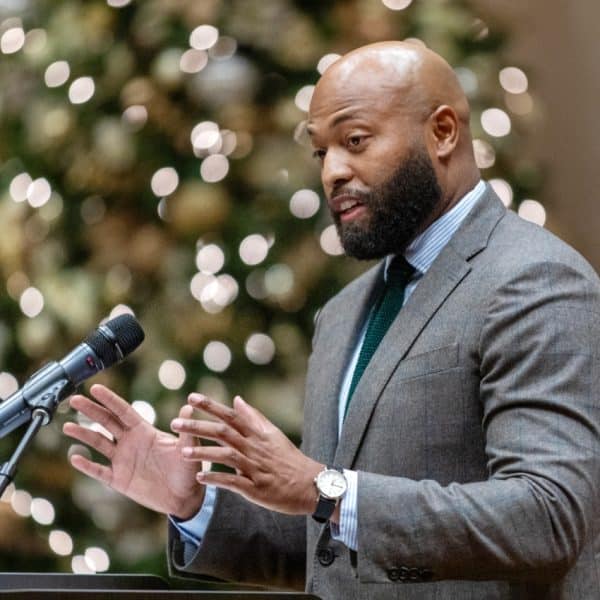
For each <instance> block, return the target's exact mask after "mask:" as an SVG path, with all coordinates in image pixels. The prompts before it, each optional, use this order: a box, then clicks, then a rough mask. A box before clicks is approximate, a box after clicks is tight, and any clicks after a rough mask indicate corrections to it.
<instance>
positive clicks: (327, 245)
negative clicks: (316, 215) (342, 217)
mask: <svg viewBox="0 0 600 600" xmlns="http://www.w3.org/2000/svg"><path fill="white" fill-rule="evenodd" d="M319 242H320V244H321V248H323V250H324V252H326V253H327V254H330V255H331V256H339V255H341V254H344V248H343V247H342V242H341V241H340V237H339V236H338V232H337V230H336V228H335V225H329V226H328V227H326V228H325V229H324V230H323V231H322V232H321V237H320V238H319Z"/></svg>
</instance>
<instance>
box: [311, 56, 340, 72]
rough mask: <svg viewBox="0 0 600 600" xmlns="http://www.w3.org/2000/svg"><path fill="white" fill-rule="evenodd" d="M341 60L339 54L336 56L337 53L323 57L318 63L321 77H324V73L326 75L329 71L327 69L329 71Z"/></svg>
mask: <svg viewBox="0 0 600 600" xmlns="http://www.w3.org/2000/svg"><path fill="white" fill-rule="evenodd" d="M338 58H340V55H339V54H335V53H330V54H325V55H324V56H322V57H321V58H320V59H319V62H318V63H317V71H319V73H320V74H321V75H323V73H325V71H327V69H329V67H330V66H331V65H332V64H333V63H334V62H335V61H336V60H337V59H338Z"/></svg>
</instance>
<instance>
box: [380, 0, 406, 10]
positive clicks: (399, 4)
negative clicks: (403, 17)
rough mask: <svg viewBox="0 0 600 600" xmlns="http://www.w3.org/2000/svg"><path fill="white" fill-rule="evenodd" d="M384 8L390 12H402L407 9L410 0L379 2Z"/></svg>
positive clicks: (384, 0) (385, 0) (383, 0)
mask: <svg viewBox="0 0 600 600" xmlns="http://www.w3.org/2000/svg"><path fill="white" fill-rule="evenodd" d="M381 1H382V2H383V4H384V6H387V7H388V8H389V9H391V10H404V9H405V8H408V7H409V6H410V5H411V3H412V0H381Z"/></svg>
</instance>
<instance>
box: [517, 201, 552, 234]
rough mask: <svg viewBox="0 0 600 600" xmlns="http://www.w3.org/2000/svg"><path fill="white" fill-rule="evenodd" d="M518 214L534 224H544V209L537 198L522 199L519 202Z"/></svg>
mask: <svg viewBox="0 0 600 600" xmlns="http://www.w3.org/2000/svg"><path fill="white" fill-rule="evenodd" d="M518 213H519V216H520V217H522V218H523V219H525V220H527V221H531V222H532V223H535V224H536V225H540V226H541V227H543V226H544V223H545V222H546V209H545V208H544V207H543V206H542V205H541V204H540V203H539V202H538V201H537V200H531V199H528V200H523V202H521V204H519V211H518Z"/></svg>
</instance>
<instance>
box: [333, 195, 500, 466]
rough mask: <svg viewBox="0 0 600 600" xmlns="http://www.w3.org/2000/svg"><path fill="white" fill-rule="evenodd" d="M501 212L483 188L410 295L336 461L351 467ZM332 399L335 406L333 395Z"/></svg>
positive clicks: (370, 373)
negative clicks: (408, 359) (376, 412)
mask: <svg viewBox="0 0 600 600" xmlns="http://www.w3.org/2000/svg"><path fill="white" fill-rule="evenodd" d="M504 212H505V209H504V206H503V205H502V203H501V202H500V200H499V199H498V198H497V196H496V195H495V194H494V192H493V191H492V190H491V188H490V187H489V186H488V188H487V189H486V193H485V194H484V196H483V197H482V198H481V199H480V201H479V202H478V203H477V204H476V205H475V206H474V207H473V210H472V211H471V213H469V215H468V216H467V218H466V219H465V221H463V223H462V224H461V226H460V227H459V229H458V231H457V232H456V233H455V234H454V236H453V238H452V239H451V241H450V242H449V243H448V245H447V246H446V247H445V248H444V249H443V250H442V252H441V253H440V254H439V256H438V257H437V258H436V260H435V261H434V262H433V264H432V265H431V267H430V268H429V270H428V271H427V273H426V274H425V275H424V276H423V278H422V279H421V281H420V282H419V284H418V285H417V287H416V288H415V290H414V292H413V293H412V294H411V296H410V298H409V299H408V301H407V302H406V305H405V306H404V307H403V308H402V310H401V311H400V313H399V314H398V317H397V318H396V320H395V321H394V323H392V325H391V327H390V329H389V330H388V332H387V333H386V335H385V337H384V338H383V340H382V342H381V344H380V345H379V347H378V348H377V350H376V352H375V354H374V355H373V358H372V360H371V362H370V363H369V366H368V367H367V369H366V371H365V373H364V374H363V376H362V378H361V380H360V382H359V384H358V386H357V387H356V390H355V392H354V396H353V399H352V402H351V404H350V407H349V410H348V415H347V417H346V421H345V423H344V428H343V430H342V435H341V437H340V440H339V443H338V447H337V449H336V452H335V458H334V463H335V464H336V465H341V466H345V467H349V466H351V465H352V463H353V461H354V458H355V456H356V452H357V450H358V448H359V446H360V443H361V440H362V437H363V435H364V432H365V430H366V428H367V425H368V422H369V419H370V416H371V414H372V412H373V409H374V408H375V406H376V404H377V401H378V399H379V397H380V395H381V392H382V391H383V389H384V387H385V386H386V385H387V383H388V381H389V379H390V377H391V376H392V374H393V372H394V370H395V369H396V368H397V366H398V363H399V362H400V361H401V360H402V359H403V358H404V356H405V355H406V353H407V352H408V351H409V350H410V347H411V346H412V344H413V343H414V341H415V340H416V338H417V337H418V335H419V334H420V333H421V331H422V330H423V328H424V327H425V326H426V325H427V323H428V322H429V321H430V320H431V318H432V317H433V315H434V314H435V313H436V311H437V310H438V309H439V307H440V306H441V305H442V303H443V302H444V300H445V299H446V298H447V297H448V296H449V295H450V294H451V293H452V291H453V290H454V289H455V288H456V286H457V285H458V284H459V283H460V282H461V281H462V280H463V279H464V277H466V276H467V274H468V273H469V271H470V270H471V265H470V264H469V262H468V260H469V259H470V258H472V257H473V256H474V255H475V254H477V253H478V252H479V251H481V250H482V249H483V248H485V246H486V245H487V240H488V238H489V236H490V234H491V232H492V230H493V228H494V227H495V225H496V224H497V222H498V220H499V219H500V218H501V216H502V215H503V214H504ZM349 343H351V344H352V340H350V341H349ZM345 358H347V357H345ZM345 364H346V363H345ZM342 372H343V371H342ZM338 389H339V387H338ZM328 401H331V400H328ZM334 402H335V406H336V407H337V397H336V399H335V401H334ZM336 412H337V411H336Z"/></svg>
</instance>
